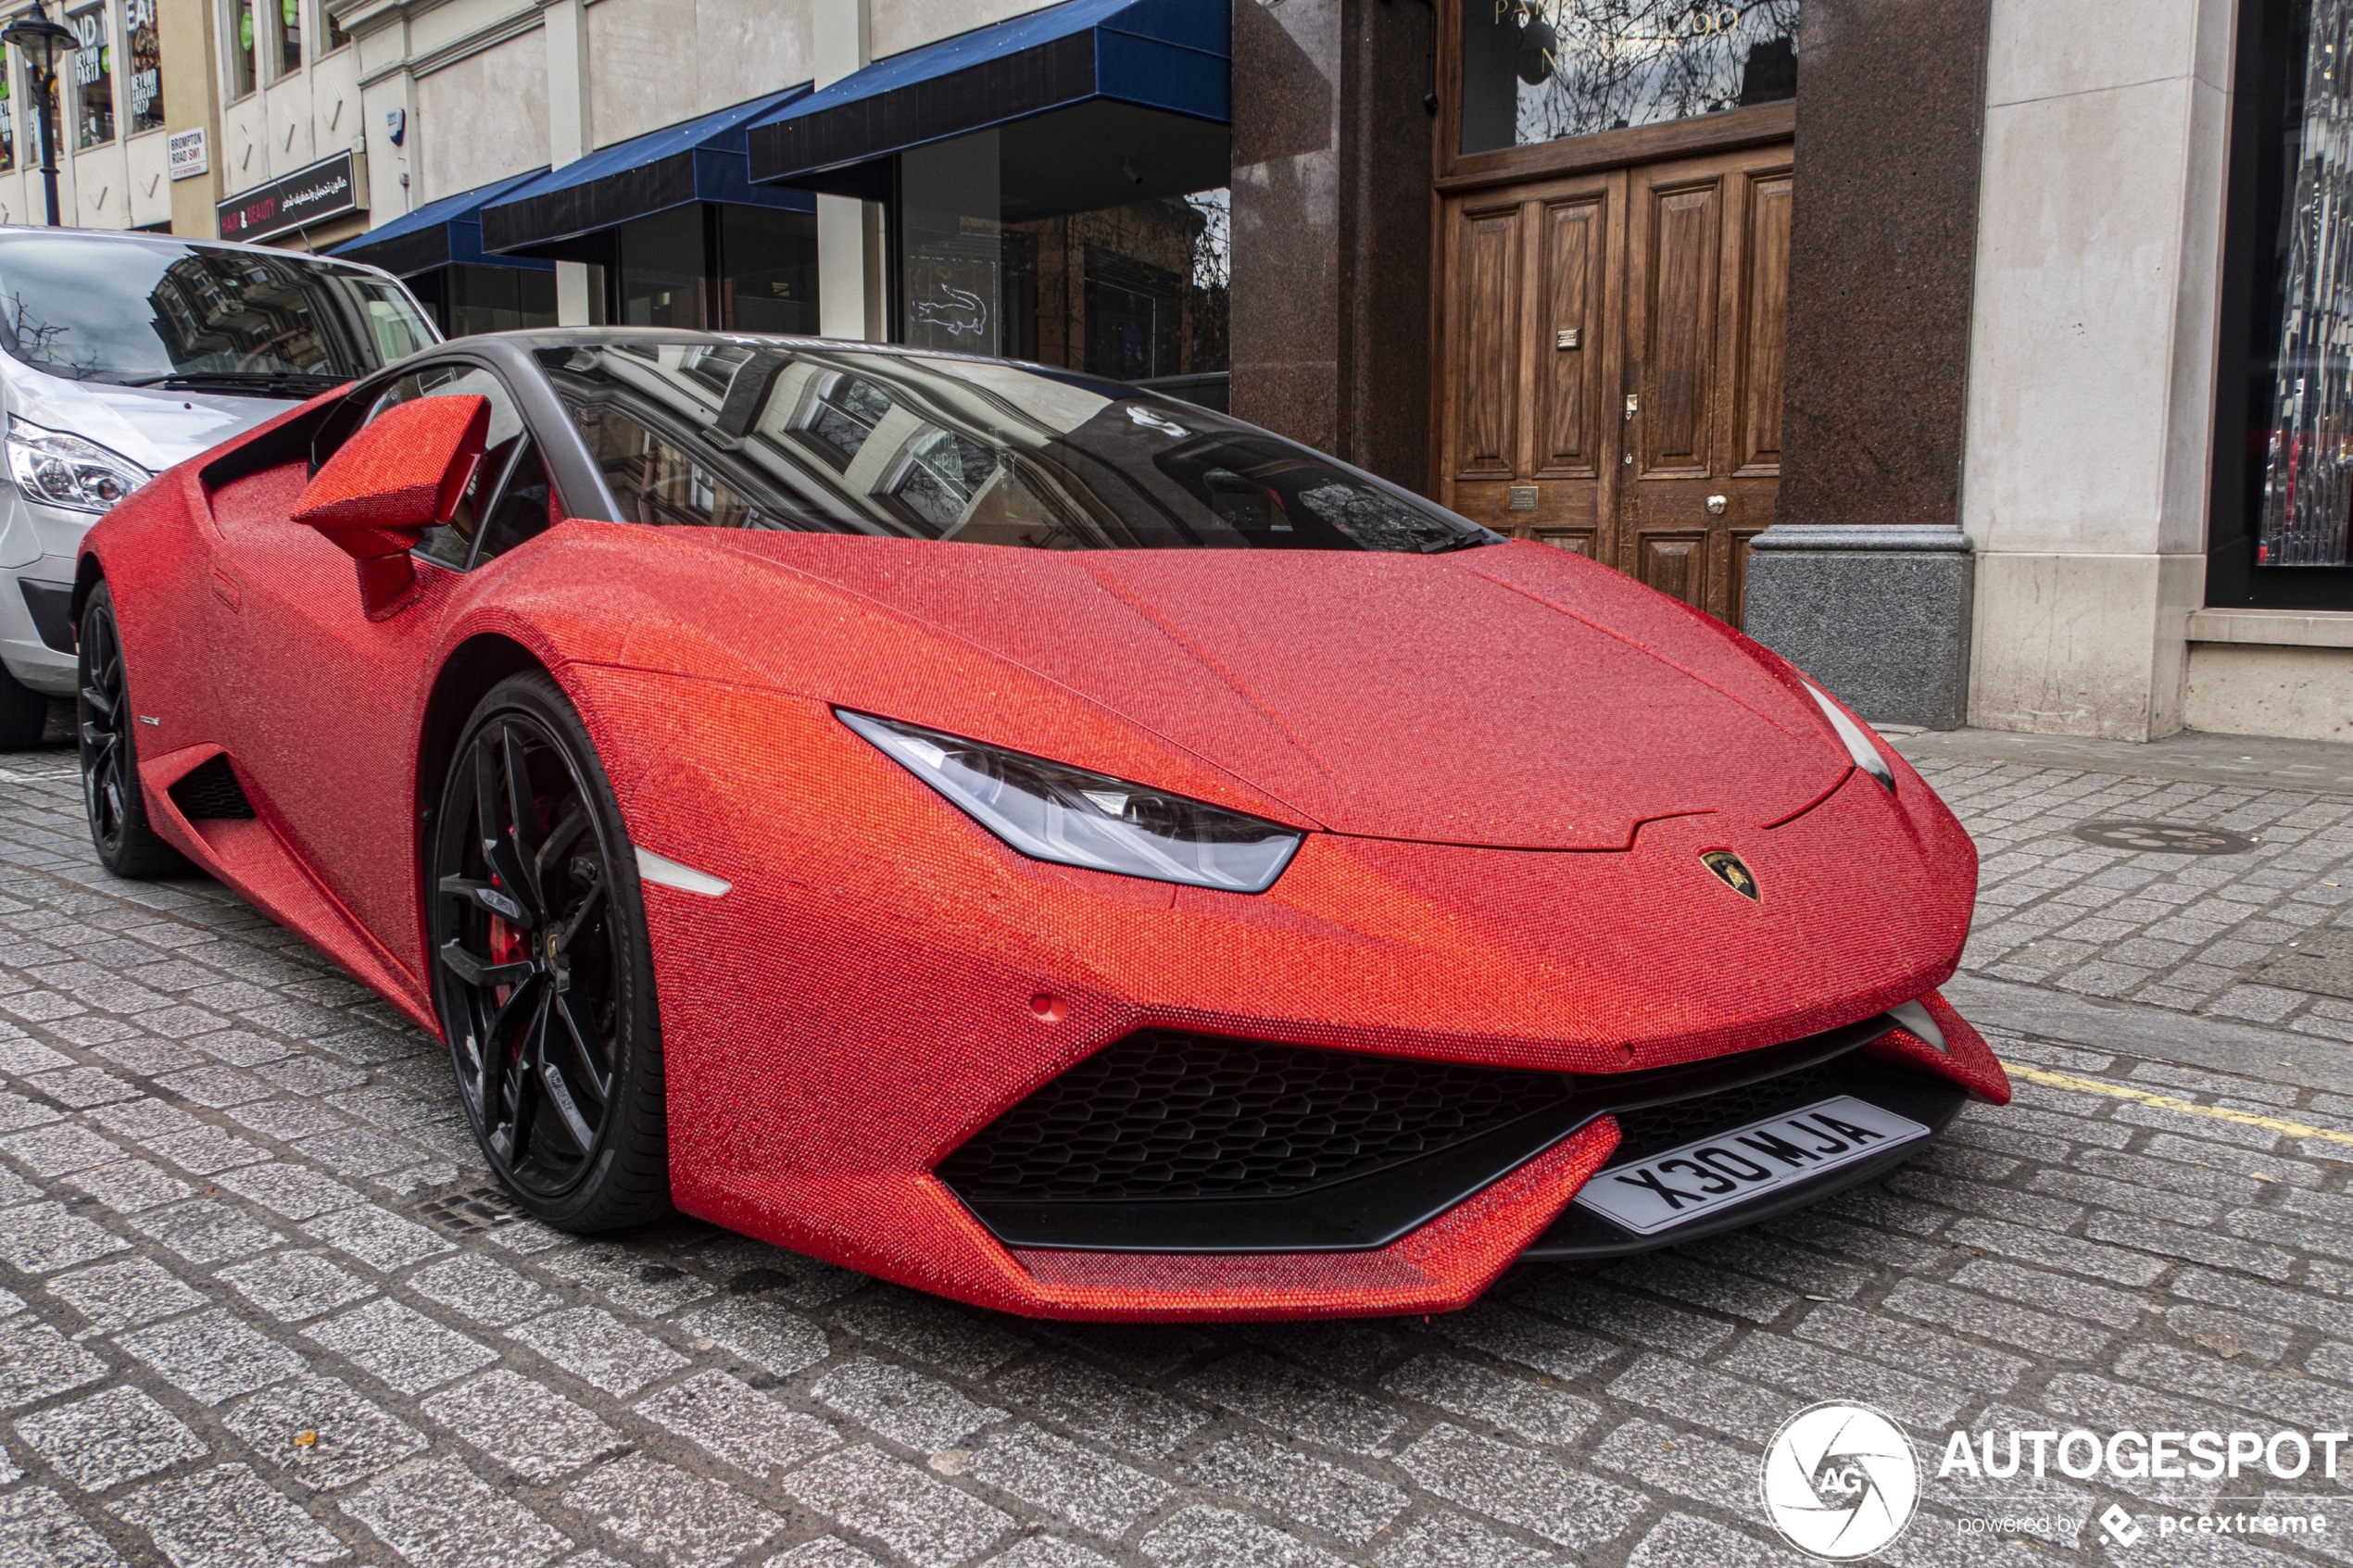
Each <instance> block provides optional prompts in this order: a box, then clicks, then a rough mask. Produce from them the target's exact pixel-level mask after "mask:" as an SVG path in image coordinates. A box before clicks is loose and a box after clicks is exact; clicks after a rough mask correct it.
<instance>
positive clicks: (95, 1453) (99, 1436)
mask: <svg viewBox="0 0 2353 1568" xmlns="http://www.w3.org/2000/svg"><path fill="white" fill-rule="evenodd" d="M17 1435H18V1436H20V1437H22V1438H23V1439H24V1440H25V1444H26V1446H27V1447H29V1448H31V1449H32V1451H33V1452H34V1453H37V1454H39V1455H40V1456H41V1457H42V1458H43V1459H44V1460H46V1461H49V1464H50V1467H51V1468H52V1469H54V1470H56V1471H57V1474H60V1475H63V1476H64V1477H65V1478H66V1479H67V1480H69V1481H71V1482H72V1483H73V1484H74V1485H75V1486H80V1487H81V1488H82V1490H83V1491H85V1492H103V1491H105V1490H106V1489H107V1487H109V1486H120V1485H121V1484H122V1483H124V1482H125V1481H136V1480H138V1479H139V1478H140V1477H142V1476H145V1475H152V1474H155V1473H156V1472H157V1471H158V1470H166V1469H169V1468H170V1467H171V1466H172V1465H175V1464H179V1463H181V1462H182V1461H186V1460H193V1459H202V1458H203V1457H204V1456H205V1455H206V1454H208V1453H209V1452H210V1451H211V1450H210V1449H208V1448H207V1447H206V1446H205V1443H204V1439H202V1438H201V1437H198V1436H196V1435H195V1433H194V1432H191V1431H189V1430H188V1428H187V1425H186V1424H184V1423H182V1421H181V1420H180V1418H179V1417H177V1416H175V1415H173V1414H172V1413H171V1412H170V1411H168V1410H165V1409H164V1408H163V1407H162V1406H161V1405H159V1404H157V1403H156V1402H155V1400H153V1399H149V1398H148V1397H147V1396H146V1395H145V1394H144V1393H142V1392H140V1391H139V1390H138V1389H136V1388H132V1387H125V1386H116V1387H113V1388H108V1389H106V1390H104V1391H102V1392H100V1393H96V1394H93V1395H91V1396H90V1397H89V1398H88V1399H75V1400H71V1401H69V1402H68V1403H66V1404H61V1405H51V1406H50V1407H49V1408H48V1409H47V1410H44V1411H36V1412H34V1413H33V1414H31V1415H28V1416H22V1417H19V1419H18V1421H17Z"/></svg>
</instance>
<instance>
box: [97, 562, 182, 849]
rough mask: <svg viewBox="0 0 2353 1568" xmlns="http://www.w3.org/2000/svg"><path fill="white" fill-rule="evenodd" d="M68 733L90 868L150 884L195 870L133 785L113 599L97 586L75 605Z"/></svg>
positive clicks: (135, 774) (134, 741)
mask: <svg viewBox="0 0 2353 1568" xmlns="http://www.w3.org/2000/svg"><path fill="white" fill-rule="evenodd" d="M74 640H75V642H76V643H77V644H78V645H79V646H80V652H79V653H78V654H77V656H76V658H77V660H78V662H79V665H80V674H81V685H80V689H79V691H78V692H77V693H76V695H75V696H74V703H73V705H74V718H75V721H76V722H75V724H74V733H75V735H76V737H77V740H78V743H79V745H80V748H81V752H82V809H83V811H84V813H85V814H86V815H87V816H88V817H89V819H90V846H91V847H92V848H94V849H95V850H96V851H97V852H98V863H99V864H100V865H102V866H104V867H106V868H107V870H108V871H110V872H113V873H114V874H115V875H117V876H119V877H125V878H128V879H129V880H131V881H133V882H150V881H153V880H154V879H156V878H157V877H166V876H178V875H182V874H184V873H185V872H190V871H193V870H195V868H194V867H193V866H191V865H190V864H189V863H188V859H187V857H186V856H184V855H182V854H181V853H180V851H179V850H177V849H174V848H173V847H171V846H170V844H168V843H166V842H165V841H164V838H163V835H162V834H158V833H157V832H156V830H155V827H154V825H153V824H152V823H150V822H148V821H147V797H146V795H145V792H144V790H143V789H142V788H141V786H140V783H139V725H138V721H137V720H136V719H135V718H134V717H133V715H132V710H131V687H130V684H129V682H128V681H127V680H126V678H125V677H124V674H123V669H122V629H121V627H120V624H119V623H118V622H117V621H116V620H115V613H114V595H113V594H112V593H111V592H109V591H108V589H107V585H106V584H105V583H99V584H98V585H97V587H96V588H94V589H93V590H92V591H91V595H90V598H89V602H88V603H86V604H84V605H83V606H82V628H81V633H80V635H79V636H77V637H76V638H75V639H74Z"/></svg>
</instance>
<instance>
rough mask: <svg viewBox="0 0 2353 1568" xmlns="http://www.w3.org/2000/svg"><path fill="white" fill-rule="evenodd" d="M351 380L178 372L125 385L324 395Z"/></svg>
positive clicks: (286, 373) (306, 374)
mask: <svg viewBox="0 0 2353 1568" xmlns="http://www.w3.org/2000/svg"><path fill="white" fill-rule="evenodd" d="M347 379H348V378H346V377H344V376H328V375H319V374H317V373H315V372H312V371H308V370H174V371H172V372H171V373H170V374H169V375H161V376H136V377H132V378H131V379H129V380H126V381H124V382H123V383H121V384H122V385H124V386H181V387H187V388H189V389H191V390H194V391H204V390H208V389H210V390H218V391H222V392H324V391H326V390H327V388H329V387H331V386H341V385H342V384H343V383H344V382H345V381H346V380H347Z"/></svg>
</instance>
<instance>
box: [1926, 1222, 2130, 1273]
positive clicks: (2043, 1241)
mask: <svg viewBox="0 0 2353 1568" xmlns="http://www.w3.org/2000/svg"><path fill="white" fill-rule="evenodd" d="M1951 1236H1952V1239H1953V1240H1954V1241H1956V1242H1957V1243H1958V1244H1960V1245H1961V1246H1963V1247H1968V1248H1976V1249H1982V1250H1983V1251H1986V1252H1991V1253H1994V1254H1995V1255H1996V1256H1999V1257H2004V1258H2010V1259H2014V1260H2016V1261H2019V1262H2021V1263H2034V1264H2039V1265H2040V1266H2042V1267H2044V1268H2050V1269H2059V1270H2063V1271H2065V1272H2067V1273H2080V1274H2090V1275H2091V1276H2092V1277H2093V1278H2095V1279H2104V1280H2109V1281H2113V1282H2114V1283H2116V1284H2118V1285H2150V1284H2153V1283H2155V1281H2156V1279H2157V1277H2158V1275H2159V1274H2161V1273H2164V1272H2165V1263H2164V1261H2163V1260H2162V1259H2158V1258H2152V1257H2150V1256H2148V1255H2147V1254H2146V1253H2143V1252H2132V1251H2126V1250H2124V1249H2123V1248H2116V1247H2104V1246H2101V1245H2099V1244H2097V1243H2095V1242H2089V1241H2082V1240H2078V1239H2077V1238H2076V1237H2074V1236H2053V1235H2051V1234H2050V1233H2049V1232H2047V1231H2040V1230H2035V1229H2033V1228H2032V1227H2031V1226H2027V1225H2013V1224H2007V1223H2003V1222H2002V1221H1999V1220H1978V1219H1963V1220H1956V1221H1955V1222H1954V1223H1953V1229H1952V1232H1951Z"/></svg>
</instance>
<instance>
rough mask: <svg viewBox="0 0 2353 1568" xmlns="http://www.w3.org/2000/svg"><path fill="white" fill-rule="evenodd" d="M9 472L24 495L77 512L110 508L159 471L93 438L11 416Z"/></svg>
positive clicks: (30, 499)
mask: <svg viewBox="0 0 2353 1568" xmlns="http://www.w3.org/2000/svg"><path fill="white" fill-rule="evenodd" d="M8 473H9V476H10V477H11V478H13V479H14V480H15V481H16V482H17V488H18V489H19V490H20V491H22V492H24V495H25V499H27V500H29V501H38V502H40V503H41V504H42V505H44V506H48V507H63V508H65V509H66V510H68V511H74V512H93V513H98V512H106V511H109V510H111V509H113V507H114V504H115V503H116V502H118V501H120V500H121V499H122V498H123V497H124V496H125V495H130V494H131V493H132V491H133V490H136V489H138V488H139V486H141V485H142V484H145V483H147V481H149V480H150V479H153V478H154V477H155V475H153V474H151V473H149V472H148V471H147V470H145V469H143V468H141V467H140V466H139V465H138V464H136V463H134V462H132V460H131V459H130V458H126V457H124V456H123V455H122V454H121V453H120V452H110V451H108V450H107V448H106V447H104V446H101V445H98V444H97V443H96V442H94V441H84V440H83V439H82V437H80V436H78V435H68V434H67V433H65V432H63V431H61V430H44V429H43V428H42V427H41V426H39V425H37V424H33V423H31V422H30V421H28V420H19V419H16V418H13V417H11V418H10V420H8Z"/></svg>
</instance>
